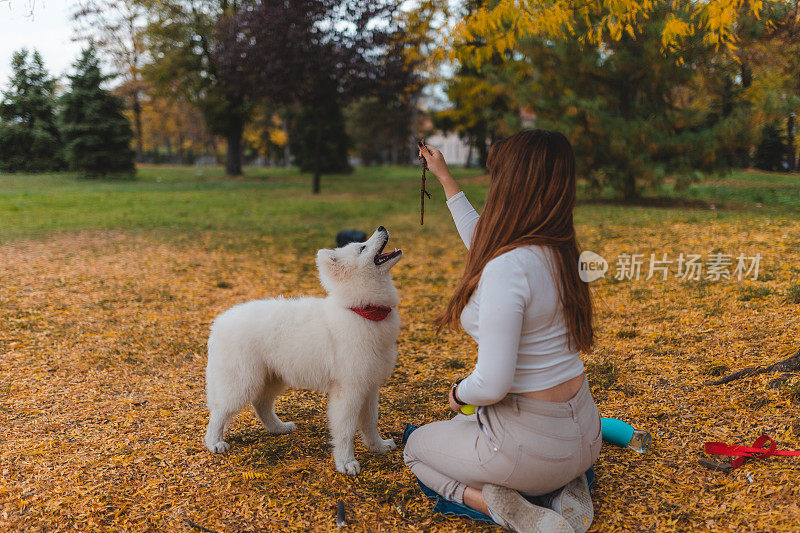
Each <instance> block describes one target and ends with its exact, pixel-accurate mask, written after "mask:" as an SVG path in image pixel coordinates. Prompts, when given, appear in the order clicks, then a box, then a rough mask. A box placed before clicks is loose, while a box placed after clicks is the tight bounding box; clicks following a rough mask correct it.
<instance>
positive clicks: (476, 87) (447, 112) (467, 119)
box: [434, 61, 527, 167]
mask: <svg viewBox="0 0 800 533" xmlns="http://www.w3.org/2000/svg"><path fill="white" fill-rule="evenodd" d="M518 67H519V65H518V64H514V63H511V62H508V63H505V62H503V61H493V62H492V63H491V64H489V63H487V64H484V65H483V67H482V68H481V69H477V68H475V67H473V66H471V65H468V64H462V65H461V66H460V67H459V69H458V70H457V71H456V73H455V75H454V76H453V77H452V78H451V79H450V80H449V81H448V82H447V84H446V86H445V92H446V94H447V98H448V100H450V102H451V103H452V104H453V106H452V107H450V108H448V109H444V110H442V111H440V112H439V113H437V114H436V115H435V117H434V124H435V126H436V127H437V128H438V129H440V130H442V131H451V130H452V131H455V132H457V133H458V134H459V136H460V137H461V138H462V139H464V140H466V141H467V142H468V143H469V145H470V150H471V149H472V148H473V147H474V148H476V149H477V151H478V165H479V166H480V167H485V166H486V159H487V157H488V155H489V146H491V144H493V143H494V142H495V141H497V140H498V139H499V138H500V137H503V136H506V135H510V134H511V133H513V132H514V130H515V128H516V127H517V126H519V120H518V115H519V102H518V101H517V100H516V98H515V95H514V93H515V91H516V90H517V87H518V85H517V84H518V83H519V82H520V81H521V79H520V74H521V73H520V69H519V68H518ZM526 70H527V69H526ZM487 141H488V144H487Z"/></svg>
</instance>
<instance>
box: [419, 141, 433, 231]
mask: <svg viewBox="0 0 800 533" xmlns="http://www.w3.org/2000/svg"><path fill="white" fill-rule="evenodd" d="M417 146H419V149H420V152H421V151H422V150H425V139H420V140H419V141H417ZM419 158H420V159H422V185H421V186H420V188H419V225H420V226H422V225H423V224H424V223H425V197H426V196H427V197H428V198H430V197H431V195H430V193H428V191H426V190H425V171H426V170H428V161H426V160H425V158H424V157H422V153H420V155H419Z"/></svg>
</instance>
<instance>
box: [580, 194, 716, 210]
mask: <svg viewBox="0 0 800 533" xmlns="http://www.w3.org/2000/svg"><path fill="white" fill-rule="evenodd" d="M577 204H578V205H609V206H619V207H661V208H665V209H711V206H712V205H713V206H714V209H725V208H726V205H725V204H724V203H722V202H717V201H709V200H697V199H693V198H671V197H668V196H656V197H640V198H634V199H632V200H623V199H622V198H579V199H578V201H577Z"/></svg>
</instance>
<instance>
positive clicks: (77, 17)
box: [72, 0, 147, 158]
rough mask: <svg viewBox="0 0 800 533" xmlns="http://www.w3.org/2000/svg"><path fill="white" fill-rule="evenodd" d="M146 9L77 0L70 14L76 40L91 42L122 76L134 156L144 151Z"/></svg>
mask: <svg viewBox="0 0 800 533" xmlns="http://www.w3.org/2000/svg"><path fill="white" fill-rule="evenodd" d="M146 14H147V13H146V11H145V9H144V6H143V5H142V4H141V3H138V2H134V1H131V0H80V1H79V2H78V3H77V4H76V6H75V10H74V12H73V14H72V19H73V20H74V21H75V22H76V23H77V25H78V28H77V34H78V38H79V39H84V40H87V41H88V42H89V43H92V44H93V45H94V46H95V47H96V48H97V49H98V50H99V51H101V52H103V54H104V55H105V56H106V57H107V58H109V59H110V61H111V64H112V65H113V67H114V69H115V74H116V75H117V76H119V77H120V78H121V83H120V86H121V87H122V88H123V90H122V94H123V95H124V97H125V99H126V100H127V101H128V104H129V108H130V110H131V112H132V115H133V129H134V135H135V138H136V155H137V156H138V157H139V158H141V157H142V154H143V152H144V133H143V131H142V92H143V91H144V89H145V86H144V82H143V80H142V66H143V64H144V62H145V60H146V48H145V42H144V29H145V24H146Z"/></svg>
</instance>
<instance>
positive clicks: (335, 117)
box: [289, 96, 353, 193]
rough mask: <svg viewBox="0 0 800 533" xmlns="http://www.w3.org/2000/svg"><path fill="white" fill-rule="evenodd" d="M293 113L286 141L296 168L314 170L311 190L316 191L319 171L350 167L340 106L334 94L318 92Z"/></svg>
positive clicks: (317, 190)
mask: <svg viewBox="0 0 800 533" xmlns="http://www.w3.org/2000/svg"><path fill="white" fill-rule="evenodd" d="M295 113H296V114H295V116H294V117H292V118H291V119H290V123H291V129H290V131H289V144H290V145H291V149H292V154H294V157H295V163H296V164H297V165H298V166H299V167H300V170H302V171H303V172H312V173H313V174H314V177H313V183H312V192H314V193H318V192H319V191H320V177H321V175H322V174H334V173H347V172H352V171H353V168H352V167H351V166H350V163H349V162H348V160H347V152H348V150H349V148H350V144H351V142H350V139H349V137H348V136H347V132H346V130H345V124H344V117H343V116H342V109H341V107H340V106H339V103H338V102H337V101H336V98H335V97H329V98H325V97H324V96H319V97H318V98H317V99H316V100H315V102H314V104H312V105H304V106H300V107H299V110H297V111H295Z"/></svg>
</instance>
